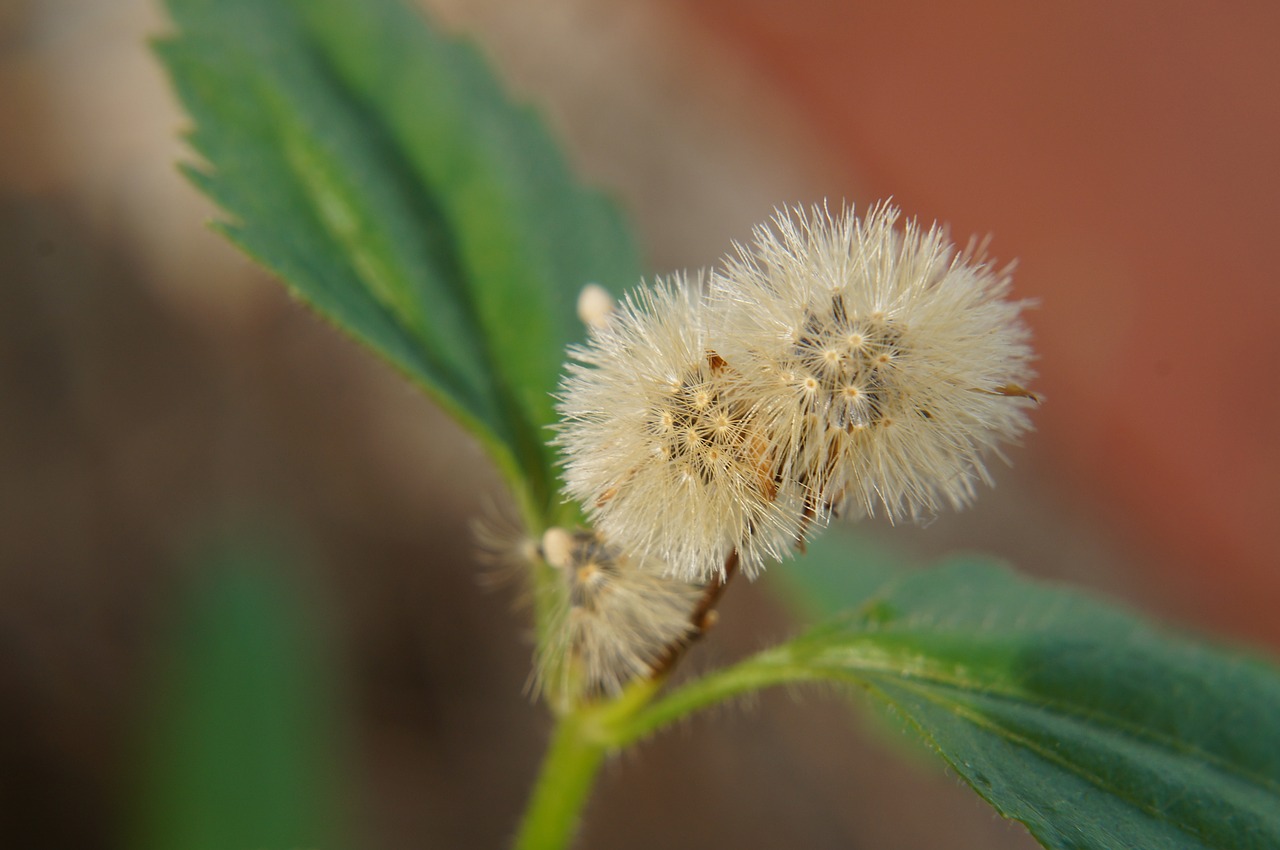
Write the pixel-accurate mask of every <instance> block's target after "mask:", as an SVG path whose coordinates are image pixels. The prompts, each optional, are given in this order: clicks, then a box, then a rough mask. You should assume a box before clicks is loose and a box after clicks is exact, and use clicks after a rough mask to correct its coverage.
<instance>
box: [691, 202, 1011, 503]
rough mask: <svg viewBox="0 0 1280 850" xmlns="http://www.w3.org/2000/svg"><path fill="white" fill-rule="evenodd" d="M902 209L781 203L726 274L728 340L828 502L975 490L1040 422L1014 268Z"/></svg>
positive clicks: (721, 321)
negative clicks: (1029, 387) (990, 460)
mask: <svg viewBox="0 0 1280 850" xmlns="http://www.w3.org/2000/svg"><path fill="white" fill-rule="evenodd" d="M898 218H899V213H898V211H897V210H896V209H895V208H893V207H891V206H888V205H882V206H878V207H875V208H873V209H872V210H871V211H870V212H869V213H867V214H866V215H865V216H864V217H862V218H858V217H856V216H854V214H853V213H852V211H847V212H845V213H843V214H841V215H838V216H834V217H833V216H831V215H830V214H829V213H827V212H826V211H825V210H823V209H819V208H814V209H813V210H812V211H811V212H809V213H807V214H806V213H805V212H804V211H803V210H796V211H795V212H794V213H793V214H788V213H786V212H781V213H779V214H778V215H777V216H776V217H775V219H774V221H773V227H772V228H770V227H761V228H758V229H757V230H756V232H755V241H754V244H753V245H752V246H751V247H750V248H743V247H741V246H739V248H738V250H737V254H736V256H732V257H729V258H727V259H726V260H725V262H724V268H723V269H722V270H720V271H718V272H716V273H714V274H713V276H712V279H711V284H710V294H709V295H710V300H711V302H712V307H711V310H710V315H711V319H709V324H711V325H712V326H713V327H714V328H715V337H716V339H715V344H716V345H717V350H718V351H720V352H721V355H722V356H723V357H724V358H725V360H726V361H727V362H729V363H732V364H733V366H734V367H735V369H737V370H738V373H739V374H740V376H741V379H742V381H743V383H744V384H746V385H747V388H746V389H744V390H743V392H745V393H746V394H748V395H750V396H751V397H753V398H757V399H760V401H758V404H759V409H760V415H761V418H762V420H763V421H764V422H765V425H764V430H765V431H766V432H767V433H768V434H770V437H771V439H773V440H774V441H776V442H775V445H776V447H777V448H776V451H777V452H778V455H779V457H781V458H784V459H785V461H784V463H783V464H782V466H781V469H782V475H783V477H784V478H787V479H789V480H794V481H795V482H796V483H797V484H799V485H800V486H803V487H804V488H806V489H807V490H808V499H809V500H810V510H811V511H812V512H814V513H816V514H818V515H819V516H821V515H825V514H826V513H828V512H834V513H836V514H842V515H848V516H858V515H863V514H872V513H877V512H883V513H884V514H885V515H887V516H888V517H889V518H891V519H896V518H900V517H910V518H916V517H922V516H927V515H930V514H933V513H935V512H936V511H937V510H938V509H939V508H941V507H943V506H948V505H949V506H953V507H958V506H961V505H963V504H966V503H967V502H969V501H970V500H971V499H972V498H973V496H974V489H975V485H976V483H977V482H978V481H980V480H989V479H988V475H987V470H986V466H985V461H984V457H985V456H986V455H987V454H989V453H990V452H993V451H997V450H998V449H997V447H998V445H999V444H1000V443H1002V442H1005V441H1009V440H1013V439H1015V438H1017V437H1018V435H1020V434H1021V433H1023V432H1024V431H1026V430H1028V428H1029V427H1030V423H1029V421H1028V419H1027V415H1026V407H1027V406H1028V404H1030V403H1032V402H1033V401H1034V396H1031V395H1030V394H1028V393H1025V391H1021V390H1020V387H1019V385H1020V384H1023V383H1025V382H1026V381H1027V380H1028V379H1029V378H1030V377H1031V374H1032V372H1031V369H1030V365H1029V364H1030V361H1031V359H1032V352H1031V349H1030V347H1029V345H1028V337H1029V333H1028V330H1027V328H1026V326H1025V324H1024V323H1023V322H1022V320H1021V318H1020V311H1021V310H1022V308H1023V306H1024V305H1023V304H1021V303H1018V302H1013V301H1009V300H1008V299H1007V295H1008V292H1009V286H1010V276H1009V273H1008V269H1004V270H995V269H994V268H993V266H992V265H990V264H989V263H988V262H987V261H986V260H985V258H984V257H983V255H982V252H981V250H969V251H966V252H962V253H957V251H956V250H955V248H954V246H953V245H952V244H951V243H950V242H949V241H948V239H947V237H946V235H945V233H944V232H943V231H942V230H941V229H940V228H938V227H933V228H930V229H928V230H924V229H922V228H920V227H919V226H917V225H916V224H915V223H914V222H908V223H907V224H906V225H905V227H903V228H898V227H897V226H896V225H897V220H898ZM793 376H794V377H793Z"/></svg>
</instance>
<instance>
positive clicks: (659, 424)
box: [556, 276, 800, 580]
mask: <svg viewBox="0 0 1280 850" xmlns="http://www.w3.org/2000/svg"><path fill="white" fill-rule="evenodd" d="M706 318H707V315H706V309H705V302H704V299H703V296H702V294H701V286H700V282H697V281H695V282H692V283H691V282H689V281H687V280H686V279H685V278H684V277H682V276H676V277H673V278H671V279H669V280H667V281H660V282H659V283H657V284H656V285H655V286H654V287H652V288H648V289H641V290H639V291H638V292H637V293H635V294H634V295H632V296H629V297H628V298H627V299H626V300H625V301H624V303H623V304H622V305H621V306H620V307H619V308H618V309H617V311H616V312H615V313H613V314H612V315H611V316H610V319H609V321H608V322H607V323H603V324H599V325H596V326H593V327H592V328H591V333H590V337H589V340H588V342H587V344H586V345H584V346H582V347H580V348H576V349H573V350H572V351H571V354H572V355H573V357H574V358H575V359H576V360H577V361H578V362H577V363H571V364H570V366H569V367H568V368H569V373H568V377H567V379H566V380H565V381H564V383H563V385H562V387H561V394H560V405H559V410H560V413H561V416H562V417H563V420H562V423H561V426H560V434H559V436H558V438H557V441H556V442H557V443H558V445H560V446H561V448H562V449H563V451H564V455H565V474H564V477H565V489H566V492H567V493H568V495H569V496H571V497H573V498H575V499H577V500H579V501H580V502H581V503H582V504H583V505H584V506H585V507H586V509H587V512H588V513H589V514H590V516H591V519H592V522H593V524H594V526H595V528H596V529H598V530H599V531H600V533H601V534H602V535H603V536H604V537H605V538H606V539H608V540H609V541H610V543H611V544H612V545H615V546H617V547H619V548H620V549H621V550H623V551H627V552H630V553H632V554H634V555H635V556H638V557H641V558H643V559H645V560H648V561H653V562H659V563H662V564H665V565H666V569H667V570H668V571H669V572H671V573H672V574H674V575H676V576H678V577H681V578H685V579H688V580H705V579H707V578H709V577H710V576H711V575H713V574H715V573H716V572H718V571H720V570H721V569H723V565H724V563H725V562H726V560H727V559H728V557H729V555H730V554H731V553H732V552H733V551H735V550H737V551H738V552H739V554H740V556H741V563H742V566H743V569H744V570H745V571H746V572H748V573H753V572H755V571H758V570H759V569H760V568H762V566H763V564H764V562H765V560H766V559H767V558H776V557H781V556H782V554H784V553H785V552H786V551H787V549H788V548H789V547H790V546H791V544H792V543H793V542H794V541H795V540H796V538H797V536H798V533H799V527H800V507H799V504H800V503H799V502H798V501H797V500H796V499H794V498H793V497H792V496H791V495H790V490H789V489H788V488H786V487H785V486H784V487H780V486H779V479H778V475H777V472H778V470H779V463H780V462H781V459H780V458H779V457H778V456H777V455H776V453H775V451H774V444H773V440H772V439H771V437H770V435H768V434H766V433H765V432H764V431H763V430H762V423H761V421H760V419H759V410H758V407H757V404H756V400H755V399H753V398H751V397H750V396H748V395H744V394H742V393H741V392H740V383H741V382H740V378H741V376H740V375H739V374H738V373H737V372H736V370H735V369H734V368H733V367H732V366H730V364H728V363H727V362H726V361H725V360H724V359H723V358H722V357H721V356H720V354H719V353H718V350H717V348H716V344H715V343H714V342H713V340H712V338H711V335H710V333H709V329H708V327H707V326H706V324H705V319H706ZM784 483H785V482H784Z"/></svg>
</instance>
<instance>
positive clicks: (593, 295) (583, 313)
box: [578, 283, 614, 328]
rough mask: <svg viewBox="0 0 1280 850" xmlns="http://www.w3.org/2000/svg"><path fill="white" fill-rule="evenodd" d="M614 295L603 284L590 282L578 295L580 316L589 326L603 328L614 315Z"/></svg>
mask: <svg viewBox="0 0 1280 850" xmlns="http://www.w3.org/2000/svg"><path fill="white" fill-rule="evenodd" d="M613 309H614V303H613V296H612V295H610V294H609V293H608V292H607V291H606V290H605V288H604V287H603V286H600V285H599V284H595V283H588V284H587V285H586V286H584V287H582V292H581V293H580V294H579V295H578V318H579V319H581V320H582V323H583V324H584V325H586V326H587V327H589V328H603V327H604V326H605V325H607V324H609V317H610V316H612V315H613Z"/></svg>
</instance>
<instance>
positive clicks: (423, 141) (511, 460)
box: [157, 0, 640, 526]
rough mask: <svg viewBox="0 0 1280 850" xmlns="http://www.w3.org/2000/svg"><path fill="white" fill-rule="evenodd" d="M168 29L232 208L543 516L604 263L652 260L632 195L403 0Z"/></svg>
mask: <svg viewBox="0 0 1280 850" xmlns="http://www.w3.org/2000/svg"><path fill="white" fill-rule="evenodd" d="M168 7H169V11H170V14H171V15H172V17H173V21H174V23H175V25H176V26H177V29H178V34H177V35H176V36H174V37H172V38H169V39H167V40H165V41H163V42H161V43H160V44H158V45H157V50H158V51H159V53H160V55H161V57H162V58H163V60H164V62H165V64H166V65H167V66H168V69H169V72H170V74H171V76H172V78H173V81H174V85H175V87H176V89H177V91H178V94H179V96H180V97H181V99H182V101H183V104H184V105H185V106H186V108H187V111H188V112H189V113H190V115H191V117H192V118H193V119H194V122H195V128H194V130H193V131H192V132H191V134H190V141H191V144H192V147H193V148H194V149H195V150H196V151H197V152H198V153H199V154H200V155H201V156H202V157H203V159H204V162H203V164H201V165H198V166H192V167H189V168H187V173H188V175H189V176H190V177H191V179H192V180H193V181H194V182H195V183H196V185H197V186H199V187H200V188H201V189H202V190H203V191H204V192H205V193H206V194H208V195H209V196H210V197H211V198H212V199H213V200H214V201H216V202H217V203H218V204H219V206H221V207H222V209H223V210H224V211H225V212H226V215H227V219H226V220H224V221H223V222H221V223H220V224H219V228H220V229H221V230H222V231H223V232H224V233H225V234H226V235H227V236H228V237H229V238H230V239H231V240H232V241H233V242H235V243H236V244H237V245H239V246H240V247H241V248H243V249H244V250H245V251H246V252H247V253H248V254H250V255H251V256H253V257H254V258H256V259H257V260H259V261H260V262H262V263H263V264H264V265H266V266H267V267H268V268H270V269H272V270H273V271H274V272H276V273H277V274H279V275H280V276H281V278H282V279H283V280H284V282H285V284H286V285H287V286H288V287H289V288H290V289H291V291H293V292H294V293H295V294H296V295H297V296H299V297H300V298H302V299H303V300H304V301H306V302H307V303H309V304H311V305H312V306H313V307H314V308H315V309H316V310H317V311H318V312H320V313H321V314H322V315H324V316H326V317H327V318H328V319H329V320H331V321H332V322H333V323H334V324H336V325H337V326H338V327H339V328H342V329H343V330H345V331H347V332H349V333H350V334H352V335H353V336H354V337H356V338H357V339H359V340H361V341H362V342H364V343H366V344H367V345H369V346H370V347H371V348H373V349H375V350H376V351H378V352H379V353H380V354H382V355H383V356H384V357H386V358H387V359H388V360H390V361H391V362H392V363H393V364H395V365H396V366H397V367H398V368H399V369H400V370H401V371H402V372H403V373H405V374H406V375H408V376H409V377H410V378H412V379H413V380H414V381H416V382H417V383H418V384H419V385H421V386H422V387H423V388H424V389H425V390H427V391H428V392H429V393H430V394H431V395H432V396H433V397H434V398H436V399H437V400H438V401H439V402H440V403H441V404H443V405H444V406H445V408H446V409H448V410H449V411H450V412H451V413H453V414H454V415H455V416H456V417H457V418H458V419H459V420H460V421H461V422H462V423H463V424H464V425H465V426H467V427H468V428H470V429H471V430H472V431H473V432H474V433H475V434H476V435H477V436H478V437H479V438H480V439H481V440H482V441H483V442H484V443H485V445H486V447H487V448H488V449H489V451H490V452H491V453H492V454H493V456H494V457H495V459H496V460H497V462H498V464H499V466H500V467H501V468H502V470H503V472H504V474H505V475H506V477H507V479H508V481H509V483H510V484H511V485H512V487H513V489H514V490H515V491H516V493H517V495H518V496H519V497H520V499H521V502H522V506H523V508H524V512H525V514H526V520H527V521H529V522H530V523H531V524H534V525H535V526H536V525H539V524H542V523H544V522H546V521H547V519H548V518H549V516H550V514H551V513H552V511H553V510H555V509H557V506H556V502H557V500H556V499H555V498H554V490H555V486H554V481H555V476H554V473H553V472H552V454H551V450H550V449H548V448H547V447H546V437H547V432H546V428H547V426H548V425H550V424H551V423H552V422H553V419H554V411H553V409H552V400H551V397H550V393H551V391H552V390H554V388H555V386H556V382H557V379H558V375H559V372H560V366H561V363H562V361H563V358H564V349H565V346H566V345H567V344H569V343H571V342H573V341H575V340H576V339H578V338H579V337H580V336H581V335H582V332H581V328H580V326H579V324H578V320H577V317H576V315H575V313H574V302H575V300H576V297H577V293H578V292H579V290H580V289H581V288H582V286H583V285H584V284H586V283H588V282H596V283H600V284H602V285H604V286H606V287H609V288H612V289H614V290H617V289H618V288H619V287H623V286H629V285H633V284H634V283H636V282H637V281H638V280H639V277H640V269H639V262H638V259H637V253H636V250H635V247H634V245H633V243H632V242H631V239H630V236H629V235H628V232H627V230H626V228H625V227H624V226H623V223H622V220H621V218H620V216H619V214H618V212H617V210H616V209H615V208H614V207H613V206H612V205H611V204H610V203H609V202H608V201H607V200H606V199H605V198H603V197H602V196H600V195H598V194H596V193H594V192H591V191H588V190H586V189H584V188H583V187H581V186H580V185H579V184H578V183H577V182H575V180H574V178H573V177H572V175H571V174H570V173H569V171H568V169H567V166H566V164H565V162H564V158H563V157H562V156H561V155H560V153H559V151H558V150H557V148H556V147H555V145H554V144H553V143H552V141H551V139H550V137H549V136H548V135H547V133H546V131H545V129H544V128H543V126H542V125H541V123H540V122H539V121H538V120H537V119H536V117H535V116H534V115H533V114H532V113H531V112H530V111H528V110H527V109H525V108H522V107H519V106H517V105H514V104H513V103H512V102H511V101H510V99H509V98H508V97H507V96H506V95H505V94H504V93H503V91H502V89H501V88H500V87H499V85H498V83H497V82H496V81H495V80H494V78H493V76H492V75H491V74H490V73H489V71H488V70H487V68H486V67H485V65H484V63H483V62H482V61H481V59H480V57H479V56H478V54H477V53H476V52H475V51H474V50H473V49H472V48H471V47H470V46H468V45H465V44H461V43H459V42H457V41H454V40H451V39H448V38H445V37H443V36H442V35H440V34H439V33H437V32H435V31H434V30H433V29H432V28H431V27H430V26H429V25H428V24H427V23H426V22H425V21H424V20H423V19H422V18H421V17H420V16H418V15H416V14H414V13H413V12H411V11H410V10H409V9H407V8H406V7H404V6H403V5H402V4H401V3H400V2H398V0H362V2H359V3H352V2H349V0H296V2H292V1H291V0H276V1H275V2H260V0H168Z"/></svg>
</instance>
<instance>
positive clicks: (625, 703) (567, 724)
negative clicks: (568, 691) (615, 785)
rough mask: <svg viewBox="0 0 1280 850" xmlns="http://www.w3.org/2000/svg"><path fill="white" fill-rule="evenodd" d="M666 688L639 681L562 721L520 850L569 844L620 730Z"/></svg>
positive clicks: (535, 789)
mask: <svg viewBox="0 0 1280 850" xmlns="http://www.w3.org/2000/svg"><path fill="white" fill-rule="evenodd" d="M661 688H662V679H661V678H658V679H647V680H644V681H640V682H635V683H634V684H632V685H631V686H630V687H629V688H627V690H626V691H624V692H623V693H622V694H621V695H619V696H618V697H617V698H615V699H612V700H608V701H606V702H599V703H587V704H583V705H579V706H577V707H575V708H574V709H572V710H570V711H568V712H566V713H565V714H563V715H562V716H561V717H560V719H559V721H558V724H557V725H556V729H555V732H554V734H553V735H552V737H551V745H550V746H549V747H548V748H547V754H546V756H544V757H543V759H542V772H541V773H540V774H539V775H538V781H537V784H536V785H534V787H533V796H532V797H531V798H530V800H529V805H528V807H527V808H526V809H525V812H524V820H523V821H522V822H521V823H520V832H519V834H518V835H517V836H516V842H515V845H514V847H515V850H563V848H566V847H568V846H569V844H570V842H571V841H573V836H574V833H575V832H576V831H577V827H578V821H579V820H580V819H581V817H582V808H583V806H585V805H586V803H587V797H588V796H589V795H590V793H591V786H592V784H593V783H594V780H595V777H596V773H598V772H599V770H600V765H601V763H602V762H603V761H604V757H605V755H607V754H608V753H609V752H610V751H613V750H616V749H618V747H617V744H616V743H615V739H616V737H617V735H616V733H615V732H614V730H616V729H620V728H624V727H625V726H626V725H627V721H628V719H629V718H631V717H633V716H635V715H636V714H637V713H638V712H640V711H642V710H643V709H644V707H645V706H646V705H648V704H649V703H650V702H652V701H653V698H654V696H655V695H657V693H658V691H659V690H660V689H661Z"/></svg>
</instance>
